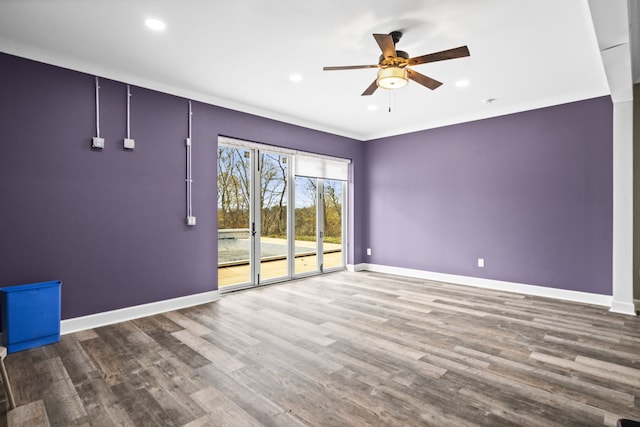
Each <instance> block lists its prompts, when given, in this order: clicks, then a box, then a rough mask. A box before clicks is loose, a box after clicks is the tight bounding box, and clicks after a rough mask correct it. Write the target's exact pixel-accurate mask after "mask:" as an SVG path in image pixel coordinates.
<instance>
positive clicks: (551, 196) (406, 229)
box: [364, 97, 613, 295]
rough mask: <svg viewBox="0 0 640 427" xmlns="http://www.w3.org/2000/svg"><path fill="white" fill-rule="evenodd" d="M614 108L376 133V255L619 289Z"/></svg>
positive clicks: (369, 161)
mask: <svg viewBox="0 0 640 427" xmlns="http://www.w3.org/2000/svg"><path fill="white" fill-rule="evenodd" d="M612 111H613V110H612V104H611V101H610V99H609V98H608V97H604V98H597V99H592V100H586V101H581V102H576V103H572V104H566V105H561V106H556V107H549V108H545V109H540V110H534V111H528V112H523V113H518V114H512V115H508V116H502V117H497V118H492V119H487V120H481V121H476V122H469V123H464V124H459V125H455V126H448V127H443V128H438V129H432V130H427V131H423V132H417V133H413V134H408V135H403V136H396V137H391V138H385V139H380V140H376V141H370V142H368V143H367V145H366V148H367V149H366V165H367V172H366V177H365V185H364V187H365V188H366V189H367V190H368V192H367V201H366V208H365V211H368V212H369V215H368V216H367V218H368V223H367V224H366V227H367V231H366V232H365V236H366V237H365V246H366V247H370V248H372V256H370V257H366V258H367V261H366V262H370V263H373V264H382V265H389V266H396V267H405V268H411V269H418V270H426V271H433V272H440V273H448V274H455V275H464V276H473V277H482V278H488V279H496V280H504V281H511V282H517V283H525V284H532V285H541V286H548V287H555V288H561V289H571V290H578V291H584V292H592V293H597V294H605V295H611V289H612V285H611V272H612V267H611V250H612V174H613V170H612V146H613V145H612V144H613V142H612V126H613V124H612V116H613V114H612ZM478 258H484V259H485V262H486V266H485V268H479V267H477V259H478Z"/></svg>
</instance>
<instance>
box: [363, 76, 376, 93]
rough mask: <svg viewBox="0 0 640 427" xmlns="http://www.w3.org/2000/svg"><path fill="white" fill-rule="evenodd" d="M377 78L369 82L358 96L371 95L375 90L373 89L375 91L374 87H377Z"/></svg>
mask: <svg viewBox="0 0 640 427" xmlns="http://www.w3.org/2000/svg"><path fill="white" fill-rule="evenodd" d="M377 80H378V79H376V80H374V81H373V83H371V84H370V85H369V87H368V88H367V89H366V90H365V91H364V92H362V95H360V96H368V95H373V92H375V91H376V89H378V82H377Z"/></svg>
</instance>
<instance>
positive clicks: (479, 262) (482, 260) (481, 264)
mask: <svg viewBox="0 0 640 427" xmlns="http://www.w3.org/2000/svg"><path fill="white" fill-rule="evenodd" d="M478 267H484V258H478Z"/></svg>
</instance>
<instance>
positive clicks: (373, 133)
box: [0, 0, 634, 140]
mask: <svg viewBox="0 0 640 427" xmlns="http://www.w3.org/2000/svg"><path fill="white" fill-rule="evenodd" d="M590 1H591V3H594V0H590ZM609 1H610V0H607V3H609ZM617 1H620V0H617ZM632 1H634V0H632ZM596 3H597V2H596ZM601 4H603V3H601ZM609 4H611V3H609ZM624 4H625V8H626V1H625V2H624ZM592 9H595V8H594V7H593V6H592V7H591V8H590V5H589V2H588V1H587V0H563V1H558V0H384V1H382V0H349V1H344V0H322V1H313V2H311V1H303V0H272V1H265V0H235V1H214V0H182V1H176V0H93V1H88V0H28V1H25V0H1V1H0V51H4V52H8V53H12V54H16V55H19V56H24V57H27V58H32V59H36V60H40V61H43V62H47V63H51V64H55V65H60V66H64V67H67V68H71V69H76V70H79V71H84V72H87V73H90V74H95V75H98V76H103V77H108V78H112V79H115V80H120V81H124V82H126V83H131V84H133V85H139V86H144V87H148V88H152V89H157V90H161V91H164V92H168V93H172V94H176V95H180V96H184V97H188V98H191V99H195V100H200V101H204V102H209V103H212V104H216V105H220V106H224V107H228V108H232V109H237V110H241V111H246V112H250V113H255V114H258V115H261V116H266V117H270V118H275V119H278V120H283V121H286V122H289V123H295V124H300V125H303V126H307V127H310V128H313V129H319V130H325V131H329V132H332V133H336V134H340V135H345V136H349V137H353V138H356V139H360V140H368V139H373V138H377V137H382V136H388V135H395V134H400V133H406V132H411V131H416V130H422V129H427V128H432V127H437V126H442V125H447V124H452V123H459V122H463V121H468V120H474V119H480V118H486V117H492V116H496V115H502V114H508V113H511V112H517V111H523V110H529V109H533V108H539V107H543V106H547V105H555V104H561V103H566V102H571V101H576V100H581V99H587V98H592V97H597V96H602V95H607V94H609V93H610V91H609V87H608V83H607V76H606V73H605V68H604V66H603V62H602V58H601V55H600V49H606V48H607V47H609V46H606V45H605V46H602V44H603V43H604V44H606V43H608V42H609V40H612V41H613V42H615V43H618V42H620V40H622V42H625V40H623V39H624V38H625V36H624V35H622V36H620V34H618V32H619V28H618V27H617V26H615V25H614V26H613V28H608V27H607V25H604V24H603V25H601V26H600V27H601V30H598V29H596V28H594V24H593V21H592ZM604 9H605V10H606V8H604ZM594 13H595V12H594ZM599 13H600V14H602V12H599ZM148 17H155V18H158V19H161V20H163V21H164V22H165V23H166V25H167V28H166V30H165V31H163V32H161V33H155V32H152V31H150V30H148V29H147V28H146V27H145V26H144V20H145V19H146V18H148ZM604 21H606V22H609V21H610V20H609V19H605V20H604ZM602 28H604V29H602ZM393 30H402V31H403V32H404V36H403V38H402V40H401V41H400V43H399V44H398V46H397V47H398V49H401V50H405V51H407V52H408V53H409V54H410V55H411V56H419V55H423V54H427V53H431V52H435V51H440V50H444V49H449V48H453V47H458V46H461V45H467V46H468V47H469V50H470V52H471V56H470V57H468V58H460V59H455V60H450V61H444V62H437V63H431V64H423V65H417V66H415V70H416V71H419V72H421V73H423V74H426V75H428V76H430V77H433V78H435V79H436V80H439V81H441V82H443V83H444V84H443V86H441V87H440V88H438V89H436V90H435V91H431V90H429V89H426V88H424V87H422V86H420V85H418V84H417V83H414V82H410V83H409V85H408V86H407V87H406V88H404V89H400V90H397V91H393V92H389V91H386V90H382V89H378V90H377V91H376V93H375V94H374V95H372V96H369V97H362V96H360V94H361V93H362V92H363V91H364V89H365V88H367V86H368V85H369V84H370V83H371V82H372V81H373V80H374V79H375V74H376V70H375V69H364V70H352V71H322V67H323V66H329V65H354V64H376V63H377V61H378V56H379V54H380V49H379V47H378V45H377V44H376V42H375V40H374V39H373V37H372V34H373V33H388V32H390V31H393ZM597 31H599V33H598V34H597ZM596 34H597V35H596ZM603 34H605V35H603ZM628 41H629V35H628V26H627V35H626V42H627V43H628ZM599 43H600V45H599ZM293 73H296V74H300V75H301V76H302V77H303V80H302V81H301V82H299V83H293V82H291V81H289V76H290V75H291V74H293ZM462 79H466V80H468V81H469V82H470V84H469V85H468V86H467V87H464V88H459V87H457V86H456V82H457V81H459V80H462ZM488 98H492V99H495V102H493V103H488V104H487V103H483V100H486V99H488ZM371 105H375V106H377V110H375V111H370V110H369V109H368V107H369V106H371ZM389 106H391V108H392V111H391V112H389V111H388V108H389Z"/></svg>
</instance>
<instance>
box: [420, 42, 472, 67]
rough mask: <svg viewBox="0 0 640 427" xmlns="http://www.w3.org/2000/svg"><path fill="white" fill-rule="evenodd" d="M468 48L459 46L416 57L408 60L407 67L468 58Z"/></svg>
mask: <svg viewBox="0 0 640 427" xmlns="http://www.w3.org/2000/svg"><path fill="white" fill-rule="evenodd" d="M469 55H470V53H469V48H468V47H466V46H460V47H456V48H453V49H449V50H443V51H441V52H435V53H429V54H427V55H422V56H416V57H415V58H409V59H408V62H409V65H418V64H426V63H427V62H436V61H444V60H446V59H455V58H462V57H464V56H469Z"/></svg>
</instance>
